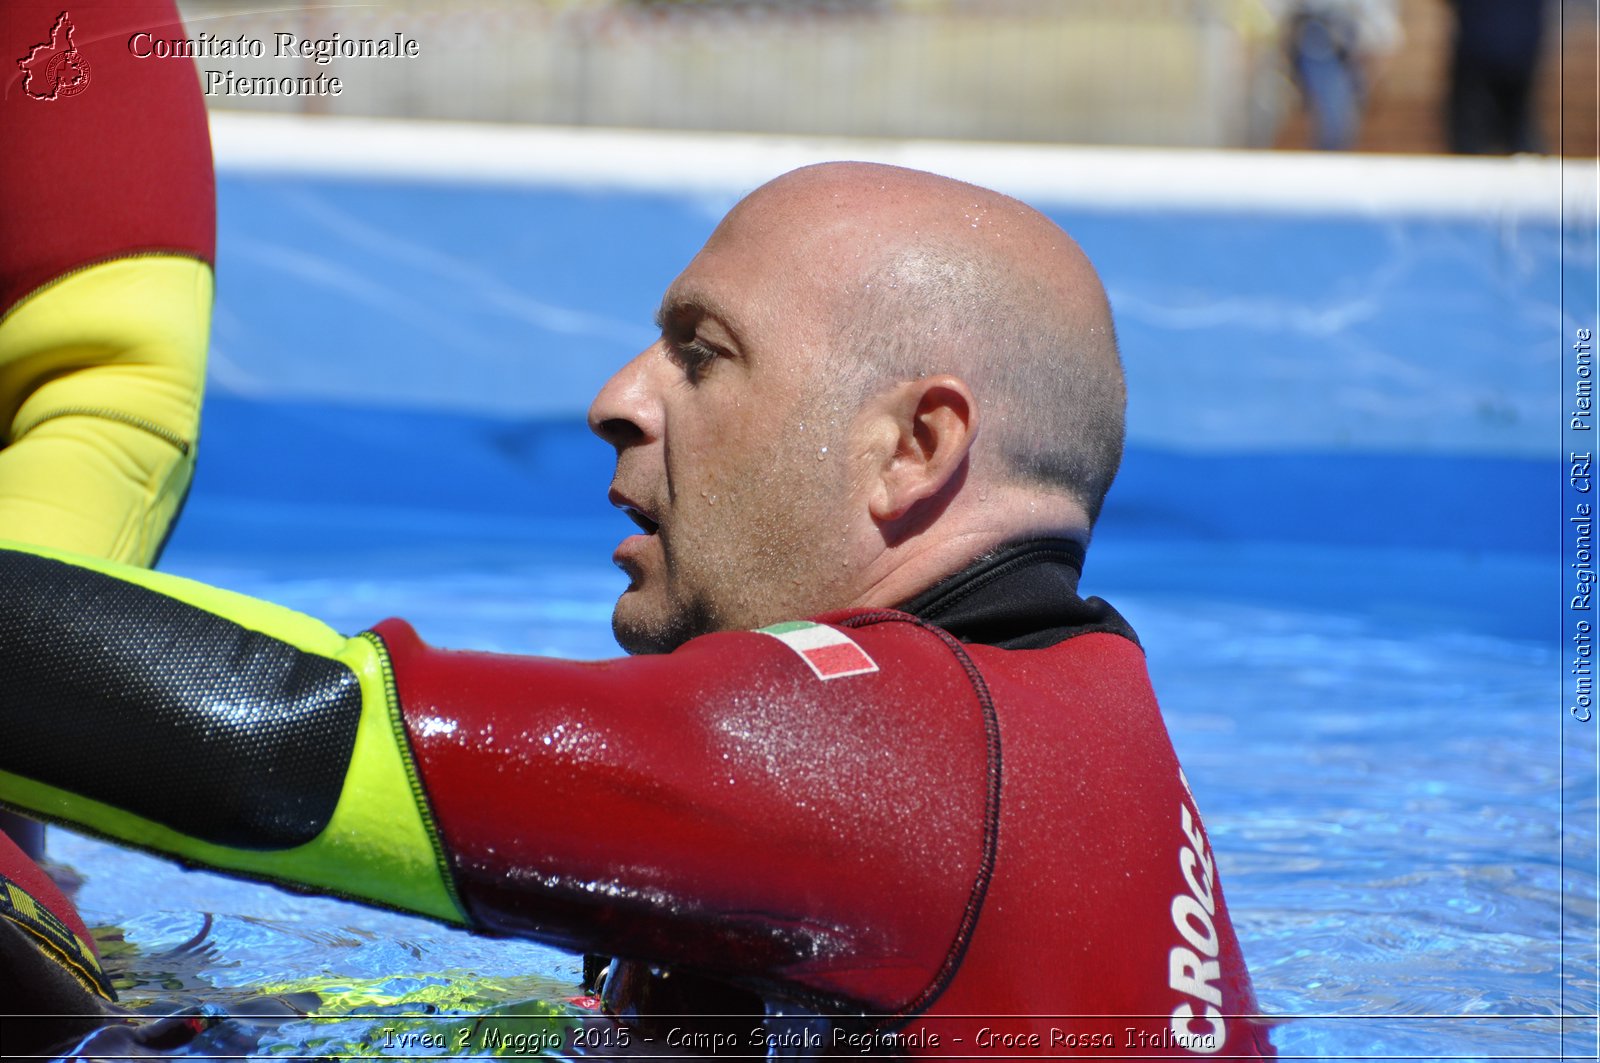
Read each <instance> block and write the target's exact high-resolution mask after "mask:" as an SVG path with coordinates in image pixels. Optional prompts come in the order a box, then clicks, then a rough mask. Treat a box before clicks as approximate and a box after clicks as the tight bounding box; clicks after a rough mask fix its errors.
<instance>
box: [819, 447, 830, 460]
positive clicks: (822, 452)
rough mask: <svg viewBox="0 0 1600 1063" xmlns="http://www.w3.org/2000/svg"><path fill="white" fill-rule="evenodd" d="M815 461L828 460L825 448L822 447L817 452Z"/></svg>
mask: <svg viewBox="0 0 1600 1063" xmlns="http://www.w3.org/2000/svg"><path fill="white" fill-rule="evenodd" d="M817 460H818V461H827V460H828V448H827V447H823V448H821V449H820V450H818V451H817Z"/></svg>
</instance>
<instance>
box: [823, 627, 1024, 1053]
mask: <svg viewBox="0 0 1600 1063" xmlns="http://www.w3.org/2000/svg"><path fill="white" fill-rule="evenodd" d="M888 621H899V622H902V623H908V624H915V625H916V626H918V627H920V628H923V629H925V630H926V631H928V632H930V633H931V634H932V635H933V636H934V637H935V638H937V639H939V640H940V641H941V642H943V643H944V645H945V648H946V649H948V650H949V651H950V653H951V655H952V656H954V657H955V659H956V662H957V663H958V664H960V665H961V668H962V670H963V671H964V672H965V673H966V675H967V682H968V683H969V684H971V686H972V690H973V693H974V695H975V696H976V697H977V700H978V710H979V712H980V714H981V716H982V722H983V731H984V744H985V755H986V768H985V794H984V815H983V844H982V853H981V856H980V859H979V864H978V871H977V874H976V875H974V877H973V882H972V887H971V889H970V890H969V891H968V894H967V901H966V905H965V907H964V909H963V911H962V915H961V922H960V924H959V925H958V927H957V928H956V933H955V936H954V938H953V939H952V940H951V942H950V947H949V949H947V950H946V952H945V958H944V961H943V962H942V963H941V964H940V965H939V969H938V970H937V971H935V972H934V975H933V977H932V978H931V979H929V981H928V984H927V986H925V987H924V988H923V990H922V992H920V993H918V994H917V995H916V996H915V997H913V998H912V1000H911V1001H910V1003H908V1004H906V1005H905V1006H904V1007H902V1008H900V1009H899V1010H898V1011H896V1012H895V1014H893V1015H891V1016H888V1017H887V1018H885V1019H884V1020H883V1022H882V1023H881V1025H882V1026H883V1027H898V1026H901V1025H904V1024H905V1023H906V1022H908V1021H910V1020H911V1019H913V1018H915V1017H916V1016H918V1015H920V1014H921V1013H923V1012H924V1011H926V1010H927V1009H928V1007H929V1006H930V1005H932V1004H933V1002H934V1001H935V1000H937V999H938V998H939V996H940V995H941V994H942V993H943V992H944V991H945V989H947V988H948V987H949V985H950V983H951V981H952V980H954V978H955V976H956V972H957V971H959V970H960V969H961V961H962V960H963V959H965V957H966V954H967V948H968V946H970V945H971V943H972V937H973V933H974V931H975V930H976V929H977V925H978V916H979V914H980V913H981V912H982V910H983V903H984V900H985V898H986V897H987V896H988V892H989V883H990V882H991V880H992V879H993V878H994V869H995V862H996V859H997V858H998V855H999V846H1000V784H1001V774H1002V758H1001V749H1000V718H999V714H998V713H997V712H996V711H995V705H994V697H993V695H992V694H991V693H990V691H989V684H988V682H987V681H986V680H985V679H984V677H983V673H982V672H981V671H980V670H979V669H978V666H977V664H976V663H975V662H974V661H973V660H972V657H971V656H970V655H969V654H968V653H967V649H966V647H965V646H963V645H962V644H961V642H960V640H958V639H957V638H956V637H955V636H954V635H952V634H950V633H949V632H948V631H946V630H945V629H944V628H942V627H939V626H938V625H937V624H934V623H931V622H929V621H927V620H923V619H922V618H921V617H917V616H912V615H911V614H910V613H902V612H900V611H899V610H894V609H884V610H878V611H875V612H871V613H862V614H858V615H856V616H852V617H847V618H845V619H844V620H841V621H840V622H839V625H840V626H841V627H866V626H868V625H870V624H878V623H884V622H888Z"/></svg>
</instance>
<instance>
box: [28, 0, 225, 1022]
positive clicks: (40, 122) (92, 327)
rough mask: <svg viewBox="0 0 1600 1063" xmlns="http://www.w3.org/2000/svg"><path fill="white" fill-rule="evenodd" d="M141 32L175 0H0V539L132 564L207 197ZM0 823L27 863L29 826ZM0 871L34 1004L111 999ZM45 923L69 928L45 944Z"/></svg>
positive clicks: (189, 89) (75, 936) (193, 303)
mask: <svg viewBox="0 0 1600 1063" xmlns="http://www.w3.org/2000/svg"><path fill="white" fill-rule="evenodd" d="M141 31H146V32H150V33H153V34H155V35H156V36H158V37H162V38H171V37H180V36H183V27H182V25H181V24H180V23H179V21H178V15H177V10H176V8H175V6H174V5H173V3H172V2H171V0H75V2H74V3H72V4H71V5H69V10H64V8H63V5H62V4H61V3H59V2H58V0H5V2H4V3H0V145H3V147H0V536H3V537H5V538H7V539H13V540H19V541H24V542H30V543H38V544H42V545H49V546H57V547H62V548H66V549H71V550H77V551H82V552H85V553H89V554H94V555H97V556H101V557H107V558H113V559H116V560H119V561H128V562H132V563H134V564H140V565H143V564H149V563H151V562H152V561H153V560H154V558H155V556H156V554H157V553H158V552H159V551H160V548H161V545H162V543H163V542H164V540H165V538H166V535H167V533H168V531H169V529H170V527H171V525H172V522H173V520H174V518H175V517H176V515H177V512H178V510H179V508H180V506H181V505H182V502H183V498H184V496H185V494H186V492H187V490H188V486H189V482H190V477H191V475H192V472H193V469H194V462H195V444H196V441H197V439H198V435H199V416H200V396H201V388H202V383H203V380H204V375H205V353H206V343H207V336H208V333H209V329H210V317H211V301H212V257H213V248H214V244H215V228H216V207H215V198H216V197H215V193H214V189H213V183H212V168H211V146H210V139H209V135H208V133H207V126H206V116H205V108H204V105H203V102H202V100H201V96H200V91H199V85H198V83H197V81H196V77H195V70H194V66H193V64H192V63H191V62H188V61H185V60H173V59H169V60H163V61H159V62H157V61H141V60H139V59H137V58H135V56H134V55H133V54H132V53H131V52H130V51H129V48H128V41H129V37H130V36H131V35H132V34H134V33H138V32H141ZM3 741H4V739H3V738H0V742H3ZM4 819H6V820H8V821H9V822H7V823H0V829H7V828H9V829H11V830H13V831H18V832H19V837H20V838H21V839H22V840H23V841H24V843H25V844H26V845H27V847H29V848H32V849H35V850H37V847H38V844H39V840H40V839H39V835H38V831H37V827H36V826H35V825H33V824H29V823H27V822H26V821H21V820H15V819H13V818H12V817H4ZM4 840H5V839H4V836H3V835H0V842H3V841H4ZM0 878H4V879H5V880H6V882H8V883H9V886H7V887H5V888H7V889H9V890H11V891H12V892H13V893H14V894H15V895H16V896H17V897H19V898H20V897H23V896H24V895H26V896H30V897H32V898H33V899H32V901H29V902H27V903H22V902H20V901H19V903H18V904H17V905H14V906H12V907H11V908H10V909H9V912H10V914H11V915H12V916H16V917H17V918H19V919H20V918H21V914H20V913H24V912H25V911H31V912H33V913H34V914H35V915H37V916H38V917H39V918H38V919H36V920H34V921H33V922H32V923H31V924H29V925H30V926H32V927H33V929H34V930H35V931H37V933H33V934H32V935H31V936H28V935H25V934H23V931H22V930H20V929H16V927H20V926H21V925H22V924H21V923H18V924H16V926H14V927H12V930H13V933H12V936H11V937H10V938H9V939H7V942H6V943H5V945H4V946H3V947H0V951H4V952H5V956H6V959H7V960H8V961H10V962H12V963H15V962H21V958H20V957H21V954H20V953H19V951H18V950H19V949H21V948H23V947H25V946H26V943H27V942H28V941H36V942H38V943H40V946H41V947H40V950H39V952H38V957H39V958H41V959H42V960H49V961H60V962H61V963H62V964H64V965H65V966H63V967H62V972H63V978H62V979H57V980H50V982H49V984H53V985H56V986H57V987H58V988H59V989H60V990H61V992H63V993H65V994H67V995H66V996H65V997H62V996H57V997H53V998H51V999H52V1000H53V1001H54V1005H53V1006H49V1007H43V1006H42V1005H41V1007H42V1010H44V1011H57V1012H59V1011H63V1010H66V1002H67V1000H68V998H70V996H71V994H72V991H73V988H74V987H75V986H79V985H80V983H81V986H82V988H83V989H84V990H85V991H86V992H87V991H89V990H91V989H92V990H93V992H92V993H90V996H91V997H94V998H96V999H98V998H99V997H104V996H106V995H108V994H109V987H108V986H107V985H106V984H105V983H104V980H103V979H100V980H98V981H96V980H95V979H94V978H89V980H88V981H84V980H83V979H82V978H78V977H77V975H78V974H81V973H82V970H81V968H82V966H83V964H84V963H88V964H91V965H92V964H93V963H94V962H95V956H94V952H93V948H92V944H91V945H89V946H88V947H87V950H86V951H84V952H83V954H82V955H81V956H78V957H77V958H76V959H72V958H71V957H70V956H69V954H70V953H73V951H74V950H73V948H72V947H71V946H70V942H71V941H78V942H88V936H87V934H86V933H84V932H83V930H82V925H81V923H80V922H79V921H78V917H77V915H76V913H75V912H73V910H72V907H71V905H70V903H68V901H67V900H66V898H65V897H63V896H61V895H60V894H59V893H58V892H54V891H53V890H52V891H49V892H41V891H40V890H39V889H36V888H32V887H30V886H28V885H27V884H28V883H33V884H35V886H37V885H39V884H41V883H44V882H47V880H45V879H44V877H43V876H42V875H40V874H39V873H38V872H37V869H36V868H35V867H34V866H33V864H32V862H31V861H30V860H28V858H27V856H26V855H24V853H23V852H21V851H20V850H19V849H18V848H17V847H16V846H12V845H9V844H6V845H3V846H0ZM4 914H5V912H4V911H0V915H4ZM46 925H50V926H67V927H72V928H73V931H72V932H71V933H70V934H67V935H66V936H65V937H61V938H60V941H59V942H58V944H59V947H53V946H49V945H48V944H47V942H46V936H45V935H44V932H43V931H42V930H40V929H39V928H41V927H44V926H46ZM6 931H7V925H6V921H5V920H4V919H0V934H4V933H5V932H6ZM18 935H22V936H18ZM69 960H70V962H69ZM75 965H76V966H75ZM28 981H29V984H30V985H35V986H38V987H43V986H44V985H45V984H46V981H45V980H42V979H39V978H34V977H30V978H29V979H28ZM91 983H92V985H91ZM13 1003H15V1001H13ZM13 1010H16V1009H15V1008H13ZM22 1010H23V1011H27V1010H30V1009H28V1008H23V1009H22ZM12 1035H13V1036H17V1035H18V1034H17V1031H16V1029H15V1024H13V1031H12Z"/></svg>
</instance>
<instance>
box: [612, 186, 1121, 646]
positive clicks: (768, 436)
mask: <svg viewBox="0 0 1600 1063" xmlns="http://www.w3.org/2000/svg"><path fill="white" fill-rule="evenodd" d="M659 318H660V320H659V322H658V324H659V325H660V327H661V337H660V339H659V340H657V342H656V343H654V344H652V345H651V346H650V347H648V348H647V349H646V350H644V351H643V352H642V353H640V354H639V355H638V356H637V357H636V358H634V359H633V361H631V362H630V363H628V365H626V366H625V367H624V368H623V369H622V370H621V371H619V372H618V373H617V375H616V376H614V377H612V379H611V380H610V381H609V382H608V383H607V384H606V386H605V387H604V388H602V389H601V391H600V394H599V395H598V396H597V397H596V398H595V401H594V404H593V406H592V407H591V408H590V411H589V422H590V425H591V426H592V427H593V428H594V430H595V432H596V433H598V434H599V435H600V436H601V437H602V438H604V439H605V440H606V441H608V442H610V443H611V444H612V445H613V446H615V447H616V448H617V473H616V477H615V479H614V481H613V484H612V501H613V502H614V503H615V504H617V505H619V506H622V507H625V508H626V509H628V510H629V511H631V513H632V514H633V515H634V516H635V519H636V521H637V522H638V523H639V524H640V525H641V529H642V530H643V531H644V532H645V534H643V535H638V536H633V537H631V538H629V539H627V540H625V541H624V542H623V543H622V545H621V546H619V547H618V549H617V553H616V558H615V559H616V561H617V563H618V564H619V565H620V566H621V567H622V568H623V570H624V571H626V572H627V573H628V575H629V577H630V578H631V580H632V584H631V585H630V586H629V588H628V590H627V591H625V592H624V593H623V595H622V598H621V599H620V600H619V601H618V603H617V609H616V612H615V614H614V616H613V621H612V622H613V628H614V630H615V632H616V635H617V639H618V641H619V642H620V643H621V644H622V645H623V647H624V648H626V649H628V650H629V651H630V652H660V651H663V650H667V649H671V648H672V647H674V646H676V645H678V644H679V643H681V642H683V641H685V640H686V639H688V638H692V637H693V636H695V635H698V634H703V633H705V632H708V631H716V630H728V629H737V628H748V627H756V626H760V625H763V624H768V623H772V622H774V621H777V620H783V619H791V618H795V617H800V616H807V615H812V614H815V613H818V612H823V611H826V610H829V609H838V608H844V607H847V606H853V605H863V606H892V605H897V604H899V603H900V602H902V601H905V600H906V599H907V598H909V597H911V596H912V595H914V594H916V593H917V592H919V591H921V590H923V589H925V588H926V587H928V586H930V585H932V584H933V583H934V582H936V581H937V580H939V579H941V578H943V577H944V576H947V575H950V574H952V573H954V572H955V571H958V570H959V569H960V568H962V567H964V566H965V565H966V564H967V563H969V562H970V561H972V560H973V559H974V558H976V557H978V556H979V555H981V554H982V553H983V552H985V551H986V550H990V549H993V548H994V547H997V546H999V545H1002V544H1003V543H1005V542H1008V541H1011V540H1014V539H1018V538H1023V537H1028V536H1039V535H1059V536H1066V537H1074V538H1079V539H1087V537H1088V532H1089V528H1090V526H1091V525H1092V524H1093V521H1094V518H1095V516H1096V515H1097V514H1098V512H1099V508H1100V503H1101V500H1102V499H1103V497H1104V495H1105V491H1106V489H1107V488H1108V487H1109V486H1110V483H1111V479H1112V477H1113V476H1114V475H1115V473H1116V468H1117V463H1118V462H1119V460H1120V457H1121V450H1122V420H1123V405H1124V400H1123V384H1122V370H1121V365H1120V363H1119V361H1118V358H1117V351H1116V341H1115V338H1114V335H1113V332H1112V325H1111V317H1110V311H1109V309H1108V307H1107V305H1106V300H1105V294H1104V292H1103V290H1102V289H1101V286H1100V282H1099V280H1098V278H1097V277H1096V276H1095V273H1094V270H1093V268H1092V267H1091V266H1090V265H1089V262H1088V260H1087V259H1086V258H1085V257H1084V255H1083V253H1082V252H1081V251H1080V250H1079V249H1078V247H1077V245H1076V244H1074V243H1073V242H1072V240H1071V239H1070V238H1069V237H1068V236H1067V235H1066V234H1065V233H1064V232H1062V231H1061V229H1060V228H1058V227H1057V226H1056V225H1055V224H1054V223H1053V222H1051V221H1050V220H1049V219H1047V218H1045V217H1044V216H1043V215H1042V214H1039V213H1038V212H1037V211H1034V210H1033V209H1031V208H1029V207H1027V206H1025V205H1024V204H1022V203H1019V202H1017V201H1016V200H1013V199H1010V198H1008V197H1006V196H1002V195H1000V194H998V193H996V192H991V191H989V190H987V189H982V188H978V187H975V186H973V185H968V184H963V183H961V182H958V181H952V180H949V179H947V178H943V177H937V176H934V175H933V174H927V173H921V172H918V171H915V170H905V169H900V168H898V167H890V166H880V165H874V164H865V163H829V164H825V165H821V166H811V167H806V168H805V169H801V170H796V171H794V172H792V173H789V174H785V175H784V176H782V177H780V178H778V179H777V180H775V181H772V182H770V183H768V184H766V185H763V186H762V187H761V188H758V189H757V190H756V191H755V192H753V193H751V194H750V195H749V196H748V197H746V198H745V199H744V200H743V201H741V202H740V203H739V205H738V206H736V207H735V208H734V209H733V210H732V211H731V212H729V214H728V216H727V217H726V218H724V219H723V221H722V223H721V224H720V225H719V226H718V227H717V229H716V231H715V232H713V233H712V235H711V238H710V239H709V240H707V241H706V245H705V247H704V248H703V249H701V251H700V253H699V254H698V255H696V256H695V258H694V260H693V261H692V262H690V263H689V265H688V267H687V268H686V269H685V270H684V271H683V273H682V274H680V275H679V277H678V278H677V280H675V281H673V283H672V285H671V286H670V287H669V288H668V289H667V292H666V295H665V296H664V297H663V299H662V303H661V311H660V314H659Z"/></svg>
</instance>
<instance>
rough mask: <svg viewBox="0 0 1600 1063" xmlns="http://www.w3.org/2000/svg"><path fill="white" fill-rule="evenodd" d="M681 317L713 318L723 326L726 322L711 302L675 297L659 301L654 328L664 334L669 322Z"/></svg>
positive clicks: (724, 317)
mask: <svg viewBox="0 0 1600 1063" xmlns="http://www.w3.org/2000/svg"><path fill="white" fill-rule="evenodd" d="M682 317H694V318H702V317H713V318H716V319H717V320H718V321H721V322H723V323H724V324H725V325H726V324H727V322H728V317H727V315H726V314H725V313H723V312H722V309H721V308H720V307H719V306H718V305H717V304H716V303H715V302H713V301H712V300H709V299H705V298H703V297H701V296H698V295H675V296H669V297H667V298H664V299H662V300H661V306H660V307H658V308H657V309H656V328H658V329H660V330H661V331H662V332H665V331H666V330H667V323H668V322H669V321H672V320H674V319H676V318H682Z"/></svg>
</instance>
